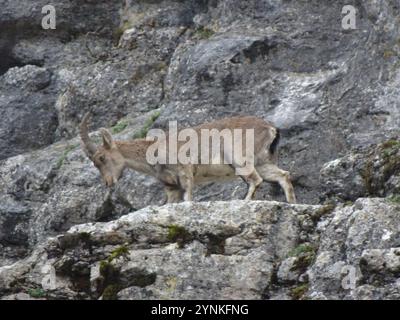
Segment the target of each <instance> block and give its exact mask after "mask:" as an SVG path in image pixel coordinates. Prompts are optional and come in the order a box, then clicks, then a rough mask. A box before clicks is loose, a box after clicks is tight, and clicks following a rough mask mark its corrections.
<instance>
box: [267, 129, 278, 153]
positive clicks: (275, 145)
mask: <svg viewBox="0 0 400 320" xmlns="http://www.w3.org/2000/svg"><path fill="white" fill-rule="evenodd" d="M274 131H275V138H274V140H272V143H271V144H270V146H269V151H270V152H271V154H272V155H275V154H276V151H277V149H278V145H279V140H280V139H281V133H280V131H279V129H278V128H275V130H274Z"/></svg>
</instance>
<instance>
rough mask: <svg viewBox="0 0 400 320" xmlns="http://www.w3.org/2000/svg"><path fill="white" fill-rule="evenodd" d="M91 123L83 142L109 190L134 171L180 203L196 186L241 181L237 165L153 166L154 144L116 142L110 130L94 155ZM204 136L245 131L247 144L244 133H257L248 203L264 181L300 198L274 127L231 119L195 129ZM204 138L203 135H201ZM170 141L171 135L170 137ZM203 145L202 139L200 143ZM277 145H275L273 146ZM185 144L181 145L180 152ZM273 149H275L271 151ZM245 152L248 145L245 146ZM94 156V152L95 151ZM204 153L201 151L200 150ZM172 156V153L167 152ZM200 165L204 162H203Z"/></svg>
mask: <svg viewBox="0 0 400 320" xmlns="http://www.w3.org/2000/svg"><path fill="white" fill-rule="evenodd" d="M87 119H88V116H87V115H86V116H85V117H84V120H83V121H82V124H81V138H82V142H83V146H84V150H85V152H86V154H87V155H88V157H89V158H90V159H91V160H92V161H93V163H94V164H95V166H96V167H97V168H98V169H99V171H100V172H101V175H102V177H103V179H104V181H105V182H106V184H107V185H108V186H112V185H113V184H114V183H116V182H117V181H118V179H119V178H120V177H121V175H122V172H123V170H124V169H125V168H130V169H133V170H136V171H139V172H142V173H145V174H148V175H151V176H154V177H156V178H157V179H159V180H160V181H161V182H162V183H163V184H164V185H165V191H166V193H167V197H168V202H178V201H181V200H182V198H183V199H184V200H186V201H191V200H192V192H193V186H194V184H200V183H206V182H212V181H224V180H230V179H234V178H237V176H236V175H235V168H237V165H236V164H235V163H233V164H229V165H228V164H187V165H183V164H173V165H172V164H166V165H158V164H157V165H150V164H149V163H148V162H147V160H146V151H147V149H148V147H149V146H150V145H152V144H153V143H154V142H153V141H147V140H146V139H135V140H132V141H114V140H113V138H112V136H111V134H110V133H109V132H108V131H107V130H106V129H101V132H102V136H103V146H101V147H99V148H97V150H96V152H94V153H93V145H92V143H91V142H90V139H89V138H88V135H87ZM192 129H194V130H195V131H196V132H198V133H200V130H202V129H209V130H211V129H217V130H218V131H222V130H224V129H228V130H230V131H232V130H234V129H242V130H243V143H245V141H246V140H245V139H244V132H245V130H246V129H254V133H255V135H254V137H255V141H254V155H255V159H254V168H253V171H252V172H251V173H250V174H248V175H246V176H241V178H242V179H243V180H244V181H246V182H247V184H248V186H249V189H248V193H247V195H246V199H247V200H250V199H251V198H252V197H253V195H254V193H255V191H256V189H257V187H258V186H259V185H260V184H261V182H262V181H263V180H266V181H270V182H278V183H279V184H280V185H281V187H282V188H283V190H284V191H285V195H286V199H287V201H288V202H291V203H295V202H296V197H295V194H294V190H293V186H292V184H291V181H290V174H289V172H287V171H283V170H281V169H280V168H278V166H277V155H276V152H275V151H274V152H272V151H271V150H272V149H274V150H275V149H276V144H277V141H278V140H279V136H278V131H277V129H276V128H275V127H274V125H273V124H271V123H269V122H267V121H264V120H262V119H259V118H257V117H253V116H245V117H231V118H225V119H221V120H216V121H212V122H207V123H204V124H201V125H198V126H196V127H193V128H192ZM199 137H200V134H199ZM167 138H168V135H167ZM199 143H200V139H199ZM273 143H274V144H275V145H272V144H273ZM182 144H183V143H179V144H178V148H179V147H180V146H181V145H182ZM271 146H273V148H271ZM243 147H244V149H245V145H244V146H243ZM223 148H224V146H223V143H221V150H220V155H219V157H223V154H224V153H225V151H233V152H234V150H224V149H223ZM90 150H91V151H92V152H91V151H90ZM199 150H200V149H199ZM167 152H168V150H167ZM199 162H200V161H199Z"/></svg>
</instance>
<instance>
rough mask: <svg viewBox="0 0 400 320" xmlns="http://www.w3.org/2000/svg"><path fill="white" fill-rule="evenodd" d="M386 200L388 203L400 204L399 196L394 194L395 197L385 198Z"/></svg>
mask: <svg viewBox="0 0 400 320" xmlns="http://www.w3.org/2000/svg"><path fill="white" fill-rule="evenodd" d="M387 200H389V202H391V203H393V204H400V194H395V195H393V196H391V197H389V198H387Z"/></svg>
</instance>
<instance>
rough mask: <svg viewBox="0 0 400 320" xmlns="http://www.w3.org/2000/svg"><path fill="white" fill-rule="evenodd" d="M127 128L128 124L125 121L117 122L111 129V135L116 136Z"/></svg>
mask: <svg viewBox="0 0 400 320" xmlns="http://www.w3.org/2000/svg"><path fill="white" fill-rule="evenodd" d="M127 126H128V122H126V121H123V120H122V121H119V122H118V123H117V124H116V125H115V126H114V127H112V128H111V131H112V133H114V134H117V133H120V132H122V131H124V130H125V129H126V127H127Z"/></svg>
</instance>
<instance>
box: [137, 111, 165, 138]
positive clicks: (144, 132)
mask: <svg viewBox="0 0 400 320" xmlns="http://www.w3.org/2000/svg"><path fill="white" fill-rule="evenodd" d="M160 114H161V112H160V111H156V112H154V113H153V114H152V115H151V116H150V118H148V119H147V120H146V122H145V123H144V125H143V127H142V128H141V129H140V131H139V132H138V133H136V134H134V136H133V138H134V139H139V138H145V137H146V135H147V133H148V132H149V130H150V128H151V126H152V125H153V124H154V122H156V120H157V119H158V117H159V116H160Z"/></svg>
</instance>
